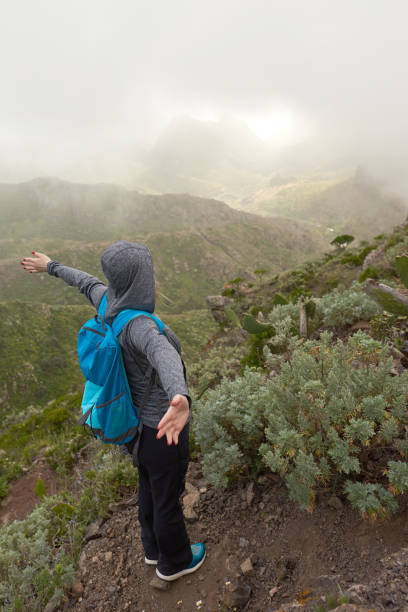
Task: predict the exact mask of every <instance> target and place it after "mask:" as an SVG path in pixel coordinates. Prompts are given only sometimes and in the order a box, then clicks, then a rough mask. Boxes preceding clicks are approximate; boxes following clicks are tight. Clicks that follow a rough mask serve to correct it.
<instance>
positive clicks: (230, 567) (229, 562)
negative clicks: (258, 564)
mask: <svg viewBox="0 0 408 612" xmlns="http://www.w3.org/2000/svg"><path fill="white" fill-rule="evenodd" d="M225 569H226V570H227V572H228V573H229V574H230V575H232V576H235V577H236V576H239V563H238V561H237V559H236V558H235V557H232V556H230V557H227V558H226V559H225Z"/></svg>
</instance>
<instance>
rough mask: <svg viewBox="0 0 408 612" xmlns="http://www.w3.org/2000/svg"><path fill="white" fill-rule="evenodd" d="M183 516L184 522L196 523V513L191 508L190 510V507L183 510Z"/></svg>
mask: <svg viewBox="0 0 408 612" xmlns="http://www.w3.org/2000/svg"><path fill="white" fill-rule="evenodd" d="M183 515H184V518H185V519H186V521H188V522H189V523H194V522H195V521H198V514H197V512H196V511H195V510H194V509H193V508H190V506H187V508H183Z"/></svg>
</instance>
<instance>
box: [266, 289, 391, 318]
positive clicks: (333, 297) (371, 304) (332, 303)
mask: <svg viewBox="0 0 408 612" xmlns="http://www.w3.org/2000/svg"><path fill="white" fill-rule="evenodd" d="M313 301H314V303H315V305H316V309H315V316H314V321H313V326H312V329H314V328H316V327H324V328H330V327H336V328H342V327H344V326H346V325H352V324H353V323H355V322H356V321H359V320H363V321H369V320H370V319H371V318H372V317H374V316H375V315H376V314H377V313H379V312H380V308H379V306H378V305H377V304H376V302H375V301H374V300H372V299H371V298H370V297H369V296H367V295H366V293H364V291H363V289H362V286H361V285H359V284H358V283H353V285H352V286H351V288H350V289H346V290H345V291H342V292H340V291H339V290H338V289H333V291H330V293H327V294H326V295H323V296H322V297H321V298H315V299H314V300H313ZM286 317H290V318H291V320H292V322H293V324H294V326H295V328H297V329H298V328H299V304H298V303H297V304H287V305H278V306H275V308H274V309H273V310H272V311H271V312H270V313H269V316H268V321H270V322H271V323H272V324H276V323H278V322H280V321H283V320H284V319H285V318H286ZM308 322H309V323H310V318H309V320H308Z"/></svg>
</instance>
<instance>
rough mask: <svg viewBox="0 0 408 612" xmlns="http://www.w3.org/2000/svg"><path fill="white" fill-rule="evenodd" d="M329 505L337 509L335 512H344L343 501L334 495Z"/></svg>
mask: <svg viewBox="0 0 408 612" xmlns="http://www.w3.org/2000/svg"><path fill="white" fill-rule="evenodd" d="M327 504H328V505H329V506H330V507H331V508H335V510H342V508H343V502H342V501H341V499H340V498H339V497H337V496H336V495H332V496H331V497H330V499H329V500H328V502H327Z"/></svg>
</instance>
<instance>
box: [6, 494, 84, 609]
mask: <svg viewBox="0 0 408 612" xmlns="http://www.w3.org/2000/svg"><path fill="white" fill-rule="evenodd" d="M54 535H55V534H54V530H53V525H52V514H51V511H50V508H49V507H48V506H47V505H44V506H40V507H38V508H36V509H35V510H34V511H33V512H32V513H31V515H30V516H29V517H28V518H27V519H25V520H24V521H14V522H13V523H11V524H10V525H8V526H6V527H3V528H2V529H1V530H0V602H1V604H2V610H4V612H12V611H13V612H14V611H15V610H30V611H31V610H32V611H33V612H34V611H40V610H43V609H44V607H45V605H46V603H47V602H48V601H49V600H50V599H52V598H53V599H54V600H55V601H57V602H58V601H59V600H60V599H61V597H62V595H63V591H64V589H65V588H67V587H69V586H70V584H71V583H72V582H73V579H74V576H75V570H74V566H73V564H72V562H70V560H69V559H68V556H67V555H66V554H65V552H64V551H63V549H60V551H59V552H58V554H57V553H55V554H54V553H53V548H52V538H53V536H54Z"/></svg>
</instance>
